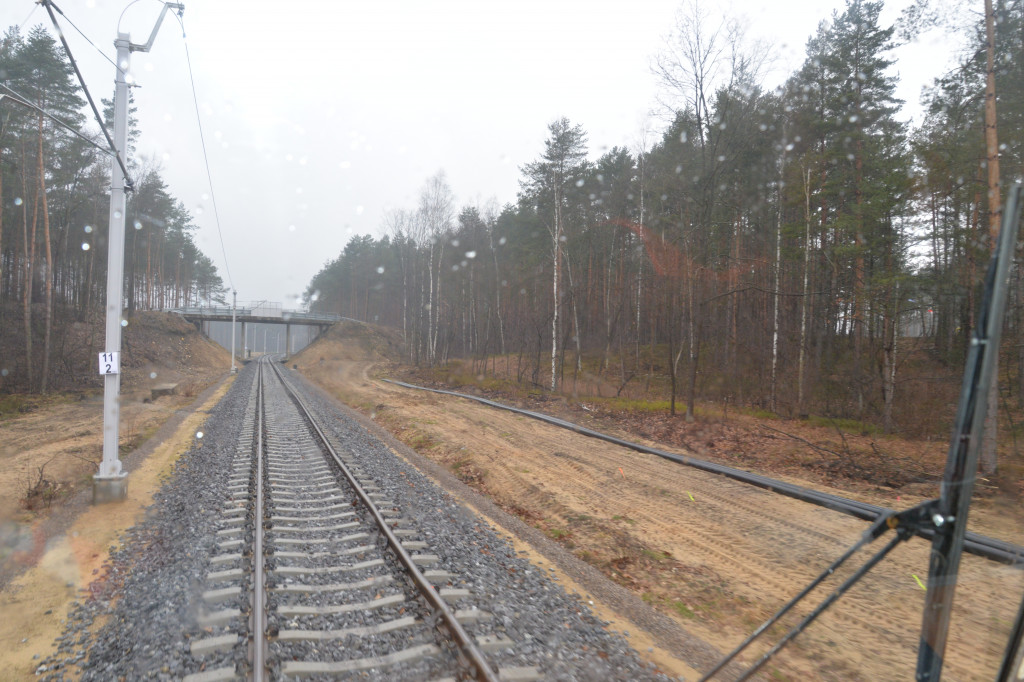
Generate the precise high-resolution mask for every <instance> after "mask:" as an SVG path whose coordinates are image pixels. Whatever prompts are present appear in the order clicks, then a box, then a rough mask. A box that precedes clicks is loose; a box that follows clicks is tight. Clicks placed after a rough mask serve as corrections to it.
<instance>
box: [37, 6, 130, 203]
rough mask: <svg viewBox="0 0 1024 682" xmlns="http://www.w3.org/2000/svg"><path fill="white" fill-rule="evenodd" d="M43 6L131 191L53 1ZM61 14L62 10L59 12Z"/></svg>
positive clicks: (126, 170)
mask: <svg viewBox="0 0 1024 682" xmlns="http://www.w3.org/2000/svg"><path fill="white" fill-rule="evenodd" d="M42 5H43V7H45V8H46V13H47V14H49V15H50V21H52V22H53V28H54V30H56V31H57V37H58V38H60V44H61V45H63V46H64V53H65V54H67V56H68V61H70V62H71V67H72V68H73V69H74V70H75V75H76V76H78V82H79V83H80V84H81V85H82V90H83V91H84V92H85V98H86V99H87V100H89V106H90V107H92V113H93V115H94V116H95V117H96V123H98V124H99V126H100V130H102V131H103V136H104V137H105V138H107V144H108V145H110V149H111V151H112V152H113V155H114V158H116V159H117V165H118V166H120V167H121V172H122V173H123V174H124V184H125V190H127V191H129V192H130V191H132V190H133V189H135V185H134V184H133V183H132V179H131V176H130V175H129V174H128V168H127V167H126V166H125V162H124V159H122V158H121V150H119V149H118V148H117V145H115V144H114V140H113V138H112V137H110V133H109V132H107V127H106V126H105V125H103V117H102V116H100V110H99V109H98V108H96V102H94V101H93V99H92V93H90V92H89V88H88V86H86V84H85V78H83V77H82V72H81V71H80V70H79V68H78V62H76V61H75V56H74V55H73V54H71V48H70V47H69V46H68V41H67V39H66V38H65V37H64V31H62V30H61V28H60V24H58V23H57V17H56V16H54V14H53V6H52V5H53V2H51V0H42ZM61 14H63V12H61Z"/></svg>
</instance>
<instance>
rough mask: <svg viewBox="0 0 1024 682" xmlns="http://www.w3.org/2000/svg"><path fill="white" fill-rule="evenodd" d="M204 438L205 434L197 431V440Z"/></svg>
mask: <svg viewBox="0 0 1024 682" xmlns="http://www.w3.org/2000/svg"><path fill="white" fill-rule="evenodd" d="M202 437H203V432H202V431H196V438H200V439H201V438H202Z"/></svg>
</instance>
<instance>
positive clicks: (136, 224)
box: [135, 220, 142, 230]
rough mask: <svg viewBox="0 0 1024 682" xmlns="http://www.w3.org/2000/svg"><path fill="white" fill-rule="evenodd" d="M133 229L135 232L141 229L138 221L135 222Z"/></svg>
mask: <svg viewBox="0 0 1024 682" xmlns="http://www.w3.org/2000/svg"><path fill="white" fill-rule="evenodd" d="M135 229H136V230H141V229H142V223H140V222H139V221H138V220H136V221H135Z"/></svg>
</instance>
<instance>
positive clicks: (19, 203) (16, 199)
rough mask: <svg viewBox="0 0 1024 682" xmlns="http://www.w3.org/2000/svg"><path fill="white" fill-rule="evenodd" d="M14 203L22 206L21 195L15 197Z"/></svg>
mask: <svg viewBox="0 0 1024 682" xmlns="http://www.w3.org/2000/svg"><path fill="white" fill-rule="evenodd" d="M14 205H15V206H21V197H14Z"/></svg>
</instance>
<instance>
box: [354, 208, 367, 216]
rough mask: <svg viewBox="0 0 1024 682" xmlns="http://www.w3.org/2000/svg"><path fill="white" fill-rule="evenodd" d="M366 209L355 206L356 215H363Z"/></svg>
mask: <svg viewBox="0 0 1024 682" xmlns="http://www.w3.org/2000/svg"><path fill="white" fill-rule="evenodd" d="M365 210H366V209H365V208H364V207H363V206H356V215H363V211H365Z"/></svg>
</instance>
